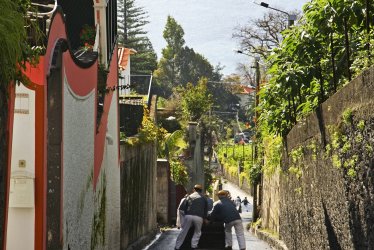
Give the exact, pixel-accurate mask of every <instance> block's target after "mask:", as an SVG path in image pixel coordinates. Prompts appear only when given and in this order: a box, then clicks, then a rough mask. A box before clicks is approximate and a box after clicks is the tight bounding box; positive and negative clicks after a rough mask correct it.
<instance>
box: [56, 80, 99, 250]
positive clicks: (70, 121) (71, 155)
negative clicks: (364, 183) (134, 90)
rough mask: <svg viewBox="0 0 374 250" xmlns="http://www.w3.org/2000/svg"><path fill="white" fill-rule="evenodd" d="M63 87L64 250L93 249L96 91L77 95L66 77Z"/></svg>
mask: <svg viewBox="0 0 374 250" xmlns="http://www.w3.org/2000/svg"><path fill="white" fill-rule="evenodd" d="M82 84H84V82H82ZM63 86H64V87H63V89H64V90H63V91H64V92H63V93H64V103H63V206H62V207H63V225H62V226H63V237H64V240H63V242H64V247H63V248H64V249H68V246H69V247H70V249H90V245H91V231H92V230H91V229H92V227H91V225H92V218H93V213H94V199H93V186H92V182H93V169H94V137H95V129H96V125H95V124H94V123H95V122H94V121H95V113H94V111H95V108H96V107H95V92H94V91H92V92H91V93H90V94H88V95H87V96H84V97H80V96H77V95H75V94H74V93H73V91H72V90H71V89H70V88H69V85H68V83H67V80H66V76H65V77H64V85H63Z"/></svg>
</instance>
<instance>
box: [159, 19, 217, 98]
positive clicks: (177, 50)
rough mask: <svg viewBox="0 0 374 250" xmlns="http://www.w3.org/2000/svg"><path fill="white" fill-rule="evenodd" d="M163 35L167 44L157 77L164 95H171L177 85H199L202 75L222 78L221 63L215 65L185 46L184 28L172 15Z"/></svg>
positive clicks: (214, 78) (213, 79) (209, 78)
mask: <svg viewBox="0 0 374 250" xmlns="http://www.w3.org/2000/svg"><path fill="white" fill-rule="evenodd" d="M163 36H164V38H165V40H166V43H167V45H166V47H165V48H164V49H163V50H162V58H161V59H160V61H159V64H158V68H157V70H156V71H155V77H156V78H157V80H158V82H159V83H160V87H161V88H162V89H163V93H162V94H163V95H164V96H166V97H168V96H170V95H171V93H172V89H173V88H175V87H177V86H186V85H187V83H192V84H193V85H197V83H198V81H199V80H200V79H201V78H202V77H205V78H207V79H208V80H210V81H219V80H220V79H221V77H222V75H221V73H220V70H221V69H222V68H221V67H220V65H218V66H217V67H213V66H212V65H211V64H210V62H209V61H208V60H207V59H206V58H205V57H204V56H203V55H201V54H199V53H196V52H195V51H194V50H193V49H192V48H189V47H188V46H185V45H184V43H185V41H184V38H183V36H184V31H183V28H182V27H181V26H180V25H179V24H178V23H177V22H176V20H175V19H174V18H173V17H171V16H168V19H167V21H166V25H165V29H164V33H163Z"/></svg>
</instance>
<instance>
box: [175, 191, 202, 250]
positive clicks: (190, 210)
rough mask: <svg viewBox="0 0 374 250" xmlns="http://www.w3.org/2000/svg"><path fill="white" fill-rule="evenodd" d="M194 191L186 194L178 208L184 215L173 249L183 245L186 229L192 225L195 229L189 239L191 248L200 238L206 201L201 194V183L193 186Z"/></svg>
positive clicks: (195, 246)
mask: <svg viewBox="0 0 374 250" xmlns="http://www.w3.org/2000/svg"><path fill="white" fill-rule="evenodd" d="M194 191H195V192H193V193H192V194H190V195H189V196H187V198H186V199H185V201H184V202H183V204H182V205H181V206H180V208H179V209H180V210H182V211H184V214H185V216H184V221H183V226H182V230H181V232H180V233H179V235H178V237H177V240H176V243H175V249H180V247H181V246H182V245H183V242H184V239H185V238H186V236H187V233H188V230H189V229H190V227H191V226H192V225H193V226H194V227H195V230H194V234H193V236H192V239H191V248H192V249H197V245H198V243H199V240H200V236H201V227H202V225H203V222H204V219H206V217H207V213H208V202H207V199H206V198H205V196H204V195H203V194H202V191H203V187H202V186H201V185H199V184H196V185H195V186H194Z"/></svg>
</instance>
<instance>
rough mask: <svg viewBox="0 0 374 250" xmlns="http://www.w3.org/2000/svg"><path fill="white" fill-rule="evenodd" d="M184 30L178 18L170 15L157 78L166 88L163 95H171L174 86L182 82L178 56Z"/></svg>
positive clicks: (165, 30) (181, 46) (164, 34)
mask: <svg viewBox="0 0 374 250" xmlns="http://www.w3.org/2000/svg"><path fill="white" fill-rule="evenodd" d="M183 36H184V31H183V28H182V26H180V25H179V24H178V23H177V22H176V20H175V19H174V18H173V17H171V16H168V18H167V21H166V25H165V29H164V32H163V37H164V39H165V40H166V44H167V45H166V47H165V48H163V49H162V58H161V59H160V61H159V63H158V66H157V70H156V71H155V74H154V75H155V78H156V79H157V81H158V82H159V83H160V85H161V87H162V88H163V89H164V93H163V96H165V97H167V96H170V95H171V92H172V88H173V87H174V86H177V85H178V84H179V83H180V70H179V67H178V66H177V65H178V64H177V58H178V56H179V55H180V52H181V51H182V49H183V46H184V43H185V41H184V38H183Z"/></svg>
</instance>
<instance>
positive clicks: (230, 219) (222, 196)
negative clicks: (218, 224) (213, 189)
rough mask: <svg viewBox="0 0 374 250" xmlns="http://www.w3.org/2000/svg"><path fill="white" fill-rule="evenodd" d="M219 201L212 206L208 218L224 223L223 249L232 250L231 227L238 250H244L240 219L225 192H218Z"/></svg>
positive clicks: (242, 229)
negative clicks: (233, 229)
mask: <svg viewBox="0 0 374 250" xmlns="http://www.w3.org/2000/svg"><path fill="white" fill-rule="evenodd" d="M218 198H219V201H216V202H215V203H214V205H213V210H212V212H211V213H210V218H211V219H212V220H216V221H223V222H224V223H225V249H232V232H231V230H232V227H234V228H235V233H236V236H237V239H238V244H239V248H240V250H245V237H244V228H243V223H242V219H241V217H240V215H239V212H238V210H237V209H236V207H235V204H233V203H232V201H231V200H230V199H229V198H228V197H227V192H226V191H224V190H221V191H219V192H218Z"/></svg>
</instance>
